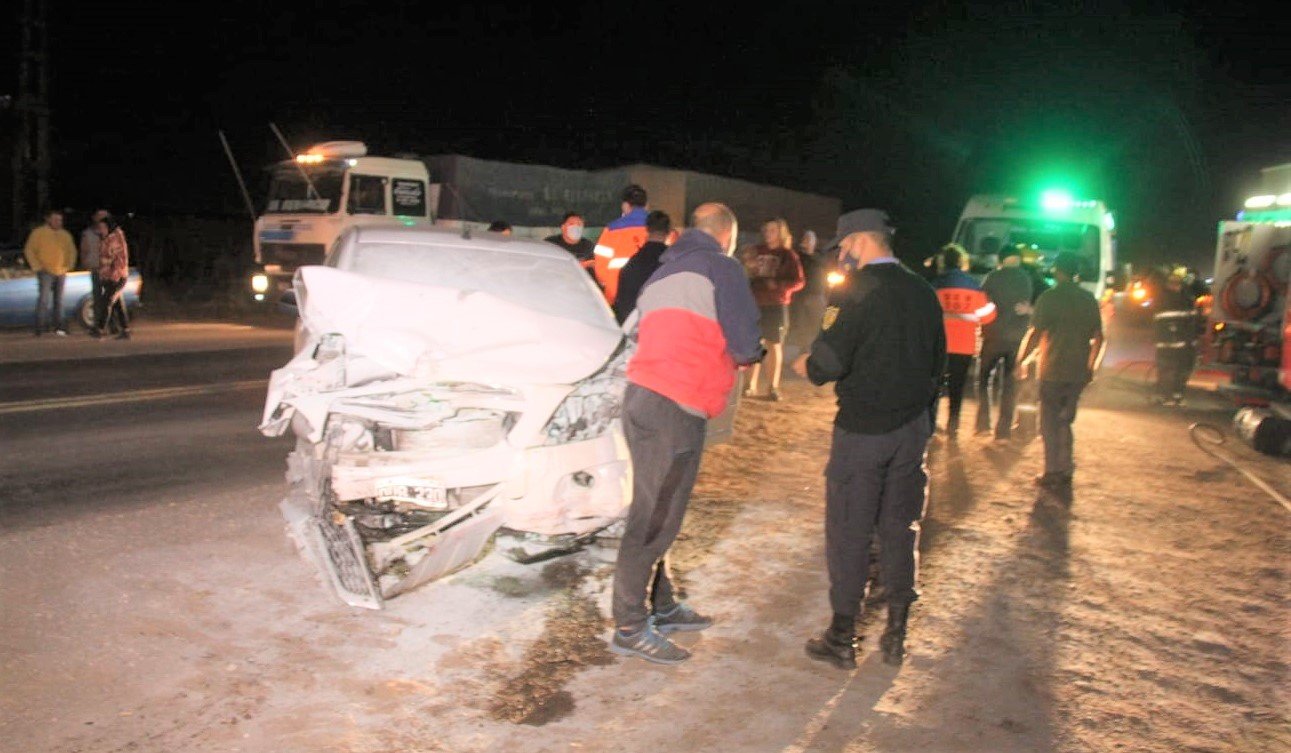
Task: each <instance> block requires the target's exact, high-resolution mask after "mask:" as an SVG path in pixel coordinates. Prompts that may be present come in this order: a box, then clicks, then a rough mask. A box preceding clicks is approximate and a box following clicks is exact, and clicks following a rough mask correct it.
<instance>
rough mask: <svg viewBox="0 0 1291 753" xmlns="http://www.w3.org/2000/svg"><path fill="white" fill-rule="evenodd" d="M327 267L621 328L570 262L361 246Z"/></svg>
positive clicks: (436, 248)
mask: <svg viewBox="0 0 1291 753" xmlns="http://www.w3.org/2000/svg"><path fill="white" fill-rule="evenodd" d="M328 265H329V266H333V267H336V268H337V269H342V270H345V271H347V272H360V273H362V274H366V275H372V276H374V277H385V278H388V279H393V280H401V281H404V282H416V283H421V284H425V285H438V286H441V287H449V288H456V289H459V290H478V291H481V292H484V293H488V294H490V295H495V296H497V297H499V298H502V299H505V300H507V301H509V302H511V303H514V304H517V305H520V306H524V307H526V308H530V309H533V310H535V311H538V312H541V313H544V314H549V315H551V316H559V317H563V318H566V319H573V320H575V321H579V322H583V323H584V324H590V325H593V326H597V327H604V326H609V327H615V328H617V325H616V324H615V323H614V316H613V314H611V313H610V310H609V307H608V306H606V305H605V299H604V298H602V297H601V296H600V294H599V293H598V292H597V290H596V286H595V284H594V283H592V281H591V279H590V278H589V277H588V276H587V273H586V272H584V271H583V269H582V268H581V267H579V266H578V264H577V262H574V261H573V257H569V256H547V255H544V254H534V253H526V252H523V251H504V250H497V249H485V248H478V247H475V246H454V245H435V244H426V245H414V244H403V243H400V244H393V243H391V244H382V243H359V244H356V245H354V246H350V247H348V248H343V249H338V251H337V253H335V254H333V255H332V258H331V259H329V260H328Z"/></svg>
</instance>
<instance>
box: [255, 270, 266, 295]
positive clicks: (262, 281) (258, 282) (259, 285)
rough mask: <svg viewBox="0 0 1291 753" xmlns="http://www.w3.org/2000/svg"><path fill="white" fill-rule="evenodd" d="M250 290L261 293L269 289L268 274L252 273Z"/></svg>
mask: <svg viewBox="0 0 1291 753" xmlns="http://www.w3.org/2000/svg"><path fill="white" fill-rule="evenodd" d="M251 290H252V291H254V292H256V293H263V292H265V291H267V290H269V275H264V274H258V275H252V276H251Z"/></svg>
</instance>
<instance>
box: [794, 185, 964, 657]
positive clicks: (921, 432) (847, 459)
mask: <svg viewBox="0 0 1291 753" xmlns="http://www.w3.org/2000/svg"><path fill="white" fill-rule="evenodd" d="M891 234H892V229H891V228H890V227H889V226H888V221H887V214H886V213H884V212H882V211H880V210H876V209H857V210H854V211H852V212H848V213H846V214H844V215H842V216H841V217H839V218H838V237H837V238H836V239H835V241H834V242H833V243H831V244H830V247H831V248H832V247H837V248H838V249H839V262H840V263H842V264H843V265H844V266H849V265H850V266H857V265H859V269H857V270H856V271H853V272H852V273H851V275H850V276H851V280H849V287H848V292H847V295H846V297H845V299H844V300H842V301H841V304H840V305H839V306H837V307H833V306H831V307H830V309H829V310H828V311H826V313H825V321H824V329H823V330H822V331H821V333H820V336H819V337H817V338H816V341H815V342H814V343H812V346H811V353H809V354H808V355H804V356H801V357H799V358H798V359H797V360H796V361H794V364H793V369H794V371H795V372H796V373H797V374H798V375H799V376H804V377H807V378H808V379H810V380H811V381H812V382H813V383H814V384H818V385H820V384H825V383H826V382H834V383H835V388H834V389H835V391H836V392H837V394H838V415H837V416H836V417H835V419H834V435H833V441H832V444H831V446H830V452H829V463H828V465H827V466H826V467H825V481H826V493H825V552H826V559H827V561H828V565H829V600H830V605H831V606H832V607H833V611H834V617H833V620H832V622H831V623H830V626H829V628H828V629H827V630H826V631H825V632H824V634H823V635H822V636H821V637H819V638H813V639H811V640H809V641H808V642H807V654H808V656H810V657H811V658H813V659H816V660H819V661H824V662H829V663H831V664H834V665H835V666H838V667H841V668H851V667H855V666H856V618H857V616H858V615H859V613H860V611H861V607H862V605H863V603H864V597H865V588H866V582H867V579H868V575H869V571H870V539H871V537H872V535H873V534H874V529H875V524H876V523H877V525H878V535H879V548H880V552H881V560H880V569H881V571H882V576H883V583H884V585H885V587H886V590H887V600H888V624H887V629H886V630H885V631H884V633H883V638H882V641H881V644H880V645H881V648H882V651H883V659H884V661H886V662H888V663H889V664H900V663H901V661H902V659H903V658H904V656H905V633H906V618H907V617H908V615H909V612H910V604H911V603H913V602H914V600H915V599H916V598H918V592H917V591H916V590H915V578H916V569H917V558H916V554H915V553H916V551H917V548H918V544H919V534H918V530H919V523H918V521H919V519H920V518H921V517H922V516H923V508H924V503H925V502H926V490H927V482H928V475H927V473H926V471H925V470H924V455H925V453H926V452H927V448H928V439H929V437H931V436H932V419H931V417H930V415H929V406H930V405H932V401H933V399H934V398H935V397H936V394H937V386H938V384H939V383H940V381H941V374H942V371H943V369H944V367H945V363H946V329H945V326H944V325H943V324H942V310H941V304H940V303H938V301H937V294H936V293H935V292H933V289H932V286H931V285H929V284H928V283H927V281H925V280H924V279H922V278H921V277H920V276H919V275H917V274H915V273H914V272H911V271H910V270H909V269H906V268H905V267H904V266H903V265H902V264H901V263H900V262H899V261H897V259H896V257H894V256H893V255H892V248H891V244H890V237H891Z"/></svg>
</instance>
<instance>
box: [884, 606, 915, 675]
mask: <svg viewBox="0 0 1291 753" xmlns="http://www.w3.org/2000/svg"><path fill="white" fill-rule="evenodd" d="M909 617H910V604H908V603H906V604H889V605H888V627H887V629H886V630H884V631H883V637H882V638H879V648H880V649H881V650H882V651H883V661H884V663H886V664H891V665H893V666H897V667H899V666H901V662H902V661H903V660H904V659H905V627H906V620H907V619H908V618H909Z"/></svg>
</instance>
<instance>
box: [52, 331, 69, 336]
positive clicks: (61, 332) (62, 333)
mask: <svg viewBox="0 0 1291 753" xmlns="http://www.w3.org/2000/svg"><path fill="white" fill-rule="evenodd" d="M54 334H56V335H58V336H59V337H67V330H65V329H56V330H54Z"/></svg>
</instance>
